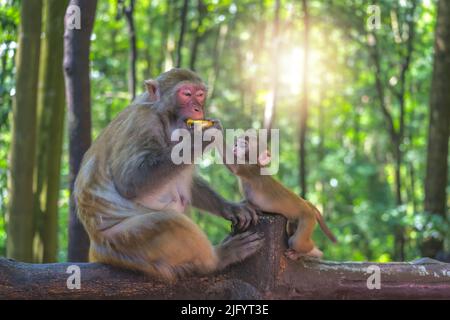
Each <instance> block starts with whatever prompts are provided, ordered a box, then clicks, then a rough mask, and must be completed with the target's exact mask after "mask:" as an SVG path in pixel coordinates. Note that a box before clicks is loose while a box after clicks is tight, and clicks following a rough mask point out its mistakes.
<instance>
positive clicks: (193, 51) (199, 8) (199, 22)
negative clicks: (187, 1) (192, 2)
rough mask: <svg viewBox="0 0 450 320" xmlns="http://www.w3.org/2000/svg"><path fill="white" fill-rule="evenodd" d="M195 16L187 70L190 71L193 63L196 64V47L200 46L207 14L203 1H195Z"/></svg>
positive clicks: (193, 65)
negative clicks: (194, 27)
mask: <svg viewBox="0 0 450 320" xmlns="http://www.w3.org/2000/svg"><path fill="white" fill-rule="evenodd" d="M197 14H198V20H197V28H196V29H195V36H194V42H193V43H192V49H191V59H190V61H189V68H190V69H191V70H195V63H196V62H197V52H198V45H199V44H200V41H201V39H202V37H203V32H202V31H201V29H202V26H203V19H204V18H205V16H206V14H207V9H206V5H205V3H204V2H203V0H198V1H197ZM201 32H202V33H201Z"/></svg>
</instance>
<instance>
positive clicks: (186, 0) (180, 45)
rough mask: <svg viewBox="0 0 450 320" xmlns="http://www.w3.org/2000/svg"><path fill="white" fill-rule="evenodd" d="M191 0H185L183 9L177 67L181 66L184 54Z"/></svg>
mask: <svg viewBox="0 0 450 320" xmlns="http://www.w3.org/2000/svg"><path fill="white" fill-rule="evenodd" d="M188 4H189V0H184V1H183V9H181V17H180V19H181V27H180V37H179V38H178V47H177V63H176V66H177V68H180V67H181V63H182V59H183V54H182V49H183V42H184V34H185V33H186V20H187V11H188Z"/></svg>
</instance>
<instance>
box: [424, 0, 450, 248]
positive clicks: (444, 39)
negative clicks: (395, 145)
mask: <svg viewBox="0 0 450 320" xmlns="http://www.w3.org/2000/svg"><path fill="white" fill-rule="evenodd" d="M434 50H435V52H434V64H433V80H432V85H431V94H430V115H429V127H428V151H427V169H426V177H425V211H426V212H427V213H429V214H432V215H437V216H438V217H439V218H440V219H439V221H440V223H445V224H448V221H447V216H446V215H447V201H448V198H447V192H446V188H447V177H448V142H449V134H450V86H449V84H450V2H449V1H446V0H440V1H439V3H438V14H437V24H436V32H435V44H434ZM443 244H444V243H443V239H442V235H438V236H434V235H432V236H430V237H428V238H427V239H426V240H425V241H424V242H423V244H422V248H421V251H422V255H423V256H425V257H436V256H437V255H438V254H439V253H441V254H442V252H441V251H442V250H443Z"/></svg>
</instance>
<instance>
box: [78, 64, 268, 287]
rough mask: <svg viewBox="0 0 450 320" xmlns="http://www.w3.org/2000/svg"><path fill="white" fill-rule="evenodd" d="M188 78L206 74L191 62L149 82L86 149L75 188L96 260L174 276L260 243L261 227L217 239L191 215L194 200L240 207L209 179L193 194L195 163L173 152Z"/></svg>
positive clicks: (238, 256)
mask: <svg viewBox="0 0 450 320" xmlns="http://www.w3.org/2000/svg"><path fill="white" fill-rule="evenodd" d="M183 82H194V83H199V82H201V80H200V78H199V77H198V76H197V75H196V74H195V73H193V72H191V71H189V70H184V69H173V70H171V71H169V72H166V73H164V74H162V75H161V76H160V77H158V78H157V79H156V80H152V81H151V82H149V83H148V84H147V85H148V92H147V93H145V94H143V95H141V96H140V97H138V98H137V99H136V100H135V102H134V103H132V104H131V105H130V106H129V107H128V108H126V109H125V110H123V111H122V112H121V113H120V114H119V115H118V116H117V117H116V118H115V119H114V120H113V121H112V122H111V123H110V124H109V125H108V126H107V127H106V128H105V129H104V130H103V132H102V133H101V134H100V135H99V137H98V138H97V140H96V141H95V142H94V143H93V144H92V146H91V147H90V149H89V150H88V151H87V153H86V154H85V156H84V158H83V163H82V166H81V169H80V172H79V174H78V177H77V179H76V182H75V190H74V196H75V199H76V203H77V207H78V216H79V218H80V220H81V222H82V223H83V225H84V227H85V228H86V230H87V232H88V234H89V237H90V240H91V247H90V258H91V260H92V261H99V262H103V263H107V264H112V265H116V266H119V267H124V268H129V269H134V270H139V271H143V272H145V273H147V274H150V275H153V276H158V277H162V278H165V279H169V280H172V279H174V278H175V277H176V276H178V275H183V274H185V273H191V272H199V273H207V272H211V271H214V270H218V269H223V268H225V267H226V266H228V265H229V264H232V263H235V262H237V261H240V260H242V259H244V258H246V257H247V256H249V255H251V254H253V253H254V252H256V250H258V249H259V248H260V246H261V244H262V239H261V237H260V235H258V234H255V233H248V232H247V233H244V234H240V235H238V236H234V237H231V238H229V239H227V240H226V241H224V242H223V243H222V244H221V245H219V246H216V247H213V246H212V245H211V243H210V242H209V240H208V239H207V237H206V235H205V234H204V233H203V232H202V231H201V230H200V228H199V227H198V226H197V225H196V224H195V223H194V222H193V221H192V220H190V219H189V218H188V217H187V216H186V215H185V211H186V205H187V204H190V203H191V202H192V204H193V205H195V206H199V207H202V208H205V209H211V208H214V210H217V211H218V212H217V213H218V214H221V215H224V216H225V215H226V212H227V210H228V209H229V208H237V207H236V206H233V205H232V204H230V203H227V202H225V201H224V200H223V199H222V198H220V197H219V196H218V195H217V194H215V193H214V192H213V191H212V190H210V189H209V187H208V186H206V185H202V187H201V188H202V189H201V190H202V195H196V197H194V198H193V197H192V193H197V189H196V188H197V187H196V186H197V185H198V184H199V183H198V180H197V179H196V178H195V177H193V173H194V166H193V165H189V164H181V165H175V164H173V163H172V161H171V160H170V151H171V148H172V146H173V144H172V142H171V141H170V134H171V132H172V130H174V129H176V128H178V127H180V126H183V124H182V122H181V121H180V119H179V117H178V116H177V102H176V98H175V97H174V96H175V92H176V88H177V86H179V83H183ZM208 201H209V202H208ZM199 202H201V204H200V203H199ZM239 208H240V207H239ZM230 210H231V209H230ZM211 211H213V209H211ZM224 212H225V213H224Z"/></svg>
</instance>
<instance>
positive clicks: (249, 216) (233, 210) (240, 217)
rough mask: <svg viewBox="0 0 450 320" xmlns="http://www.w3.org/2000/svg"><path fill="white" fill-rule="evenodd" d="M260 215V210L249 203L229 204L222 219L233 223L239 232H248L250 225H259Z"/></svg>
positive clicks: (224, 209)
mask: <svg viewBox="0 0 450 320" xmlns="http://www.w3.org/2000/svg"><path fill="white" fill-rule="evenodd" d="M259 214H260V212H259V210H258V209H256V208H255V207H254V206H252V205H251V204H250V203H249V202H248V201H242V202H240V203H228V204H227V205H226V206H225V207H224V208H223V211H222V213H221V215H222V217H224V218H225V219H228V220H230V221H231V222H232V224H233V229H236V230H239V231H243V230H246V229H247V228H248V227H249V226H250V224H253V225H255V224H257V223H258V215H259Z"/></svg>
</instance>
